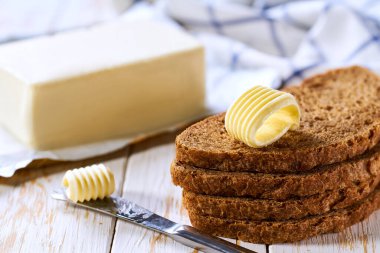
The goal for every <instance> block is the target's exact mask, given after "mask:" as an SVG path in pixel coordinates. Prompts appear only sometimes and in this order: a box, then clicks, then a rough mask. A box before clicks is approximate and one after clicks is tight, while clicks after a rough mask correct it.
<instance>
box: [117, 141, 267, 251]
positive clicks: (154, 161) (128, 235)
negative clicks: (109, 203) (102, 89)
mask: <svg viewBox="0 0 380 253" xmlns="http://www.w3.org/2000/svg"><path fill="white" fill-rule="evenodd" d="M174 154H175V147H174V135H171V136H170V135H166V136H162V137H160V138H156V139H155V140H151V141H148V142H145V143H143V144H138V145H135V146H134V147H133V149H132V152H131V155H130V157H129V159H128V163H127V170H126V176H125V182H124V188H123V197H126V198H128V199H129V200H132V201H134V202H136V203H138V204H139V205H142V206H144V207H146V208H148V209H150V210H152V211H154V212H156V213H157V214H159V215H162V216H164V217H166V218H169V219H171V220H173V221H176V222H179V223H183V224H190V221H189V219H188V216H187V213H186V210H185V208H184V206H183V205H182V201H181V199H182V194H181V189H180V188H179V187H175V186H174V185H173V184H172V182H171V177H170V171H169V168H170V163H171V162H172V160H173V158H174ZM229 241H232V242H236V241H235V240H229ZM244 246H249V247H250V248H251V249H254V250H256V251H258V252H260V253H261V252H266V249H265V245H253V244H250V245H248V244H245V245H244ZM112 252H115V253H116V252H155V253H160V252H165V253H166V252H167V253H169V252H178V253H180V252H196V251H194V250H193V249H191V248H188V247H186V246H183V245H181V244H179V243H177V242H175V241H173V240H172V239H170V238H167V237H165V236H163V235H160V234H158V233H156V232H152V231H147V230H146V229H143V228H140V227H138V226H135V225H132V224H129V223H126V222H123V221H117V224H116V230H115V236H114V241H113V245H112Z"/></svg>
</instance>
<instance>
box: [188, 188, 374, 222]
mask: <svg viewBox="0 0 380 253" xmlns="http://www.w3.org/2000/svg"><path fill="white" fill-rule="evenodd" d="M376 187H377V185H375V184H374V182H371V183H370V184H363V185H358V186H354V187H352V188H345V189H340V190H337V191H326V192H323V193H320V194H315V195H313V196H308V197H304V198H295V199H288V200H284V201H277V200H268V199H252V198H233V197H219V196H210V195H202V194H196V193H193V192H187V191H183V203H184V205H185V207H186V208H187V209H188V210H191V211H192V212H194V213H196V214H198V215H203V216H212V217H216V218H223V219H233V220H255V221H260V220H271V221H281V220H289V219H301V218H304V217H307V216H313V215H321V214H324V213H328V212H332V211H335V210H339V209H342V208H346V207H349V206H351V205H353V204H355V203H357V202H359V201H361V200H363V199H365V198H366V197H368V195H370V194H371V192H373V191H374V190H375V189H376Z"/></svg>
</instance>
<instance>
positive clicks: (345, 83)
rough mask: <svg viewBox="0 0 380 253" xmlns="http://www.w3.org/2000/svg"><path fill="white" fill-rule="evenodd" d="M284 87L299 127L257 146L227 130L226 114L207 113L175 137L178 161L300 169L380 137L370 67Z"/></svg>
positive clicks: (379, 84) (377, 87)
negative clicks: (294, 104)
mask: <svg viewBox="0 0 380 253" xmlns="http://www.w3.org/2000/svg"><path fill="white" fill-rule="evenodd" d="M286 91H287V92H290V93H291V94H293V95H294V96H295V97H296V99H297V101H298V103H299V105H300V107H301V125H300V128H299V129H297V130H294V131H289V132H287V133H286V134H285V135H284V136H283V137H282V138H281V139H280V140H278V141H277V142H275V143H273V144H271V145H269V146H267V147H265V148H260V149H255V148H251V147H248V146H247V145H245V144H244V143H242V142H240V141H238V140H235V139H234V138H232V137H231V136H229V135H228V134H227V132H226V130H225V128H224V114H219V115H215V116H211V117H209V118H206V119H205V120H203V121H200V122H198V123H196V124H194V125H192V126H190V127H189V128H187V129H186V130H185V131H184V132H182V133H181V134H180V135H179V136H177V138H176V159H177V161H180V162H181V163H183V164H188V165H192V166H196V167H201V168H208V169H214V170H221V171H252V172H263V173H289V172H300V171H307V170H311V169H312V168H314V167H316V166H319V165H325V164H332V163H336V162H341V161H344V160H347V159H349V158H352V157H354V156H357V155H360V154H362V153H364V152H365V151H367V150H369V149H371V148H372V147H373V146H375V145H376V144H377V143H378V142H379V141H380V102H379V100H378V97H380V78H379V77H378V76H377V75H375V74H374V73H372V72H370V71H369V70H367V69H365V68H362V67H357V66H354V67H349V68H342V69H337V70H332V71H328V72H326V73H324V74H320V75H316V76H314V77H311V78H309V79H306V80H305V81H303V83H302V84H301V85H300V86H296V87H290V88H287V89H286ZM338 101H339V102H338Z"/></svg>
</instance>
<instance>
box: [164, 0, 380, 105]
mask: <svg viewBox="0 0 380 253" xmlns="http://www.w3.org/2000/svg"><path fill="white" fill-rule="evenodd" d="M167 10H168V13H169V14H170V16H172V17H173V18H174V19H176V20H177V21H179V22H180V23H181V24H183V25H184V26H186V27H187V28H188V29H190V30H191V31H193V32H194V33H196V34H197V36H198V37H199V38H200V40H201V41H202V43H203V44H204V45H205V46H206V49H207V50H206V51H207V56H208V57H207V59H208V75H207V78H208V79H207V83H208V86H207V87H208V94H209V96H208V100H209V101H208V102H209V105H210V107H211V108H212V109H214V110H216V111H221V110H224V109H225V108H226V106H227V105H228V104H230V103H231V100H232V99H234V98H235V97H236V96H237V95H238V94H241V93H242V91H244V90H245V89H247V88H249V87H251V86H252V85H255V84H261V85H266V86H271V87H274V88H279V87H280V86H282V85H285V84H289V83H298V82H300V81H301V80H302V79H303V78H305V77H307V76H310V75H311V74H313V73H316V72H321V71H322V70H325V69H327V68H332V67H337V66H344V65H353V64H359V65H362V66H366V67H368V68H370V69H372V70H374V71H377V72H379V73H380V1H355V0H354V1H281V0H274V1H273V0H272V1H249V0H245V1H244V0H240V1H231V0H230V1H226V0H224V1H202V0H182V1H177V0H169V1H168V3H167ZM215 93H216V94H215ZM222 94H223V95H222Z"/></svg>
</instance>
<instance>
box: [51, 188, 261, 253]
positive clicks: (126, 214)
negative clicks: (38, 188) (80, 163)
mask: <svg viewBox="0 0 380 253" xmlns="http://www.w3.org/2000/svg"><path fill="white" fill-rule="evenodd" d="M51 196H52V197H53V198H54V199H57V200H63V201H66V202H69V203H70V204H72V205H77V206H80V207H83V208H87V209H90V210H93V211H96V212H100V213H104V214H107V215H110V216H113V217H117V218H119V219H122V220H126V221H129V222H131V223H134V224H137V225H140V226H142V227H144V228H147V229H150V230H153V231H156V232H158V233H162V234H165V235H167V236H168V237H170V238H172V239H173V240H175V241H177V242H180V243H182V244H184V245H186V246H188V247H191V248H194V249H197V250H200V251H203V252H206V253H211V252H212V253H213V252H226V253H227V252H228V253H257V252H255V251H252V250H249V249H246V248H243V247H241V246H238V245H236V244H233V243H230V242H228V241H226V240H223V239H220V238H218V237H215V236H211V235H207V234H203V233H201V232H200V231H198V230H197V229H195V228H193V227H191V226H187V225H182V224H178V223H176V222H174V221H171V220H169V219H166V218H164V217H162V216H160V215H158V214H156V213H153V212H151V211H149V210H147V209H145V208H143V207H141V206H139V205H137V204H136V203H134V202H132V201H129V200H127V199H125V198H120V197H115V196H111V197H109V198H105V199H103V200H91V201H85V202H83V203H80V202H77V203H75V202H72V201H71V200H69V199H68V198H67V197H66V195H65V192H64V191H63V189H60V190H56V191H54V192H53V193H52V194H51Z"/></svg>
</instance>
